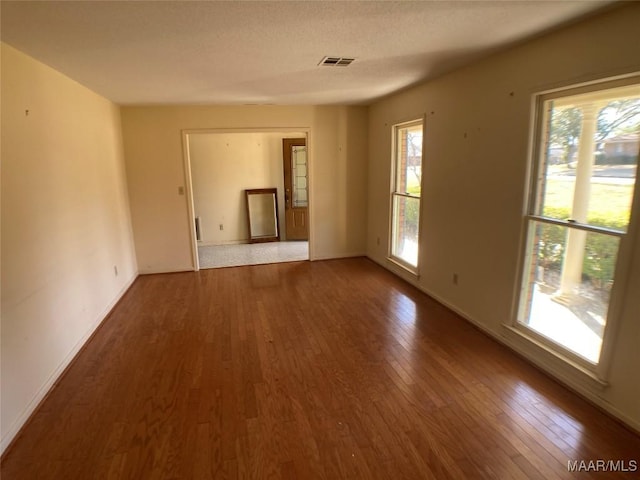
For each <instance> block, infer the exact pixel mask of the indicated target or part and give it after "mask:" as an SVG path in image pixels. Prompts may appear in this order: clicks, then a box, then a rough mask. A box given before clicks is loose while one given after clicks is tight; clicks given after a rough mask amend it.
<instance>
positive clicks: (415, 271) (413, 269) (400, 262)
mask: <svg viewBox="0 0 640 480" xmlns="http://www.w3.org/2000/svg"><path fill="white" fill-rule="evenodd" d="M426 122H427V114H426V113H423V114H422V116H421V117H419V118H414V119H413V120H407V121H404V122H400V123H394V124H393V125H391V176H390V179H391V182H390V192H389V238H388V242H387V247H388V248H387V260H388V261H389V262H392V263H394V264H396V265H397V266H399V267H400V268H402V269H404V270H406V271H407V272H409V273H410V274H412V275H414V276H416V277H420V244H421V242H420V239H421V238H422V228H421V227H422V225H421V224H422V210H423V202H424V200H423V195H422V190H423V186H424V175H423V173H422V172H423V171H424V142H425V129H426ZM417 125H421V126H422V146H421V150H422V151H421V152H420V159H421V164H420V195H419V196H417V195H408V194H406V193H405V192H403V193H400V192H398V191H396V176H397V174H398V168H397V167H398V164H397V162H398V130H400V129H402V128H407V127H412V126H417ZM396 195H397V196H402V197H405V198H407V197H408V198H416V199H418V239H417V243H418V245H417V249H418V262H417V265H415V266H414V265H411V264H410V263H408V262H407V261H405V260H404V259H402V258H400V257H398V256H397V255H395V254H394V253H393V247H394V243H395V242H394V230H395V228H394V215H393V212H394V208H393V200H394V197H395V196H396Z"/></svg>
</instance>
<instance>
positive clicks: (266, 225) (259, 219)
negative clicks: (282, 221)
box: [245, 188, 280, 243]
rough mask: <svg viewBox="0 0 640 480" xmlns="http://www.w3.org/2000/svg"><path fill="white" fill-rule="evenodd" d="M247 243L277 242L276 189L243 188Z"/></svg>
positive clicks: (278, 239) (278, 238)
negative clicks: (247, 229)
mask: <svg viewBox="0 0 640 480" xmlns="http://www.w3.org/2000/svg"><path fill="white" fill-rule="evenodd" d="M245 194H246V197H247V222H248V225H249V243H257V242H279V241H280V231H279V229H278V190H277V189H275V188H258V189H253V190H245Z"/></svg>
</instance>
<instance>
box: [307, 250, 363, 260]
mask: <svg viewBox="0 0 640 480" xmlns="http://www.w3.org/2000/svg"><path fill="white" fill-rule="evenodd" d="M366 256H367V254H366V253H362V252H356V253H339V254H333V255H332V254H326V255H311V254H310V255H309V260H311V261H312V262H313V261H317V260H337V259H339V258H353V257H366Z"/></svg>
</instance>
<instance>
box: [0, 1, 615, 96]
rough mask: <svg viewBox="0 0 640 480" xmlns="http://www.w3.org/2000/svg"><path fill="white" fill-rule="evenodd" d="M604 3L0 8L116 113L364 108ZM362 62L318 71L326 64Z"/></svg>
mask: <svg viewBox="0 0 640 480" xmlns="http://www.w3.org/2000/svg"><path fill="white" fill-rule="evenodd" d="M607 3H609V2H606V1H578V2H575V1H525V0H522V1H488V2H487V1H464V2H457V1H433V2H423V1H400V2H398V1H367V2H359V1H348V2H328V1H303V2H281V1H276V2H272V1H260V2H218V1H208V2H206V1H205V2H186V1H185V2H182V1H162V2H137V1H129V2H115V1H114V2H99V1H85V2H55V1H46V2H32V1H27V2H11V1H2V2H1V4H0V8H1V15H2V30H1V38H2V41H3V42H6V43H8V44H10V45H12V46H14V47H15V48H17V49H18V50H21V51H23V52H25V53H27V54H29V55H31V56H32V57H34V58H36V59H38V60H40V61H42V62H44V63H46V64H48V65H50V66H51V67H53V68H55V69H57V70H59V71H60V72H63V73H64V74H66V75H68V76H69V77H71V78H73V79H74V80H76V81H78V82H80V83H82V84H83V85H86V86H87V87H89V88H91V89H92V90H94V91H96V92H98V93H100V94H101V95H104V96H105V97H107V98H109V99H111V100H113V101H114V102H116V103H119V104H213V103H215V104H337V103H340V104H366V103H369V102H371V101H372V100H375V99H377V98H380V97H382V96H384V95H387V94H389V93H391V92H394V91H396V90H399V89H401V88H403V87H406V86H408V85H412V84H415V83H417V82H419V81H421V80H425V79H428V78H433V77H435V76H437V75H440V74H442V73H444V72H446V71H449V70H452V69H453V68H456V67H459V66H461V65H464V64H465V63H469V62H470V61H472V60H475V59H477V58H479V57H481V56H483V55H487V54H489V53H491V52H493V51H495V50H496V49H499V48H504V47H505V46H506V45H509V44H511V43H514V42H517V41H520V40H522V39H524V38H527V37H530V36H532V35H536V34H538V33H540V32H542V31H545V30H548V29H550V28H554V27H556V26H558V25H561V24H563V23H566V22H568V21H571V20H572V19H575V18H578V17H580V16H582V15H585V14H587V13H589V12H592V11H594V10H596V9H599V8H602V7H603V6H604V5H606V4H607ZM327 55H329V56H341V57H354V58H355V59H356V61H355V62H354V63H353V64H352V65H351V66H349V67H320V66H318V63H319V62H320V61H321V60H322V58H323V57H325V56H327Z"/></svg>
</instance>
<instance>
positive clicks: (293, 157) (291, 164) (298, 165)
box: [282, 138, 309, 240]
mask: <svg viewBox="0 0 640 480" xmlns="http://www.w3.org/2000/svg"><path fill="white" fill-rule="evenodd" d="M282 159H283V166H284V205H285V207H284V212H285V215H284V217H285V233H286V238H287V240H308V239H309V188H308V181H307V178H308V177H307V172H308V168H307V165H308V164H307V142H306V139H304V138H284V139H282Z"/></svg>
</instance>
